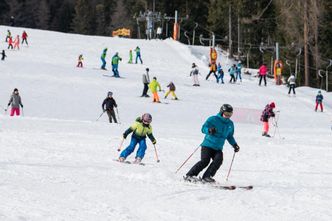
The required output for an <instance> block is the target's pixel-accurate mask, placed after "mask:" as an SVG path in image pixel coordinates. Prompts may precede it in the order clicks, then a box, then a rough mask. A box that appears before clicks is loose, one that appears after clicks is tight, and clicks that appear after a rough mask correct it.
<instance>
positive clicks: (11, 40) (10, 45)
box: [8, 37, 14, 49]
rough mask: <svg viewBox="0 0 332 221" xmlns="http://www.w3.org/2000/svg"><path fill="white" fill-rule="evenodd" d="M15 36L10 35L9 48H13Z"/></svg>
mask: <svg viewBox="0 0 332 221" xmlns="http://www.w3.org/2000/svg"><path fill="white" fill-rule="evenodd" d="M13 48H14V47H13V38H12V37H9V38H8V49H13Z"/></svg>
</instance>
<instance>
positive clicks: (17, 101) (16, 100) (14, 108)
mask: <svg viewBox="0 0 332 221" xmlns="http://www.w3.org/2000/svg"><path fill="white" fill-rule="evenodd" d="M10 105H11V111H10V116H14V114H16V116H20V106H21V107H22V108H23V104H22V99H21V96H20V94H19V92H18V89H17V88H15V89H14V91H13V94H12V95H11V96H10V99H9V102H8V105H7V109H8V107H9V106H10ZM7 109H5V111H7Z"/></svg>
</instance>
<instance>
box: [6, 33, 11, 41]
mask: <svg viewBox="0 0 332 221" xmlns="http://www.w3.org/2000/svg"><path fill="white" fill-rule="evenodd" d="M11 37H12V33H11V32H10V31H9V30H7V35H6V42H8V40H9V38H11Z"/></svg>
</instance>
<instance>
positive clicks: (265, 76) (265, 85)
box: [263, 75, 266, 86]
mask: <svg viewBox="0 0 332 221" xmlns="http://www.w3.org/2000/svg"><path fill="white" fill-rule="evenodd" d="M263 77H264V84H265V86H266V75H264V76H263Z"/></svg>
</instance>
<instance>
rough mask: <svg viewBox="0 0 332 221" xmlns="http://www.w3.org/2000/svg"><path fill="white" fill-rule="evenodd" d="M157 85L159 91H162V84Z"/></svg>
mask: <svg viewBox="0 0 332 221" xmlns="http://www.w3.org/2000/svg"><path fill="white" fill-rule="evenodd" d="M157 87H158V88H159V91H161V86H160V84H159V83H157Z"/></svg>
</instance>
